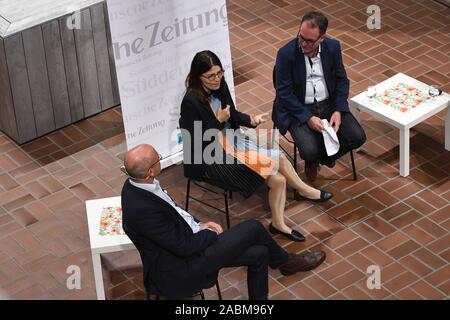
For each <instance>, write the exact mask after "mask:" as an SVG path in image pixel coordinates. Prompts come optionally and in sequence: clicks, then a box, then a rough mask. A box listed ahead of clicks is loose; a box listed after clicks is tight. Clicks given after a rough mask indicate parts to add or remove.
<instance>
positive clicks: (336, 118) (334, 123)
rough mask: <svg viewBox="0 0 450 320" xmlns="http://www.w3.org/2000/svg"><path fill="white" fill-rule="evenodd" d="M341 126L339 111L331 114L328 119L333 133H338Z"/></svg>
mask: <svg viewBox="0 0 450 320" xmlns="http://www.w3.org/2000/svg"><path fill="white" fill-rule="evenodd" d="M340 125H341V113H340V112H339V111H335V112H333V115H332V116H331V119H330V127H332V128H333V130H334V132H338V130H339V127H340Z"/></svg>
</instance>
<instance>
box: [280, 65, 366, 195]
mask: <svg viewBox="0 0 450 320" xmlns="http://www.w3.org/2000/svg"><path fill="white" fill-rule="evenodd" d="M275 67H276V65H275V66H273V70H272V83H273V88H274V89H275V95H276V91H277V87H276V70H275ZM274 105H275V104H274ZM275 129H277V125H276V124H275V122H274V124H273V130H275ZM282 136H283V138H284V139H286V141H288V142H289V143H292V145H293V147H294V155H293V156H291V155H290V154H289V152H287V151H286V149H284V148H283V147H282V146H281V144H280V148H281V149H282V150H283V151H284V153H285V154H286V155H287V156H288V157H289V158H290V159H291V161H292V162H293V166H294V169H295V170H297V145H296V144H295V141H294V139H292V140H291V139H289V138H288V137H286V135H282ZM274 139H275V135H272V147H273V145H274ZM350 158H351V161H352V170H353V180H354V181H356V180H357V178H358V177H357V176H356V167H355V159H354V157H353V150H350ZM294 193H295V191H294Z"/></svg>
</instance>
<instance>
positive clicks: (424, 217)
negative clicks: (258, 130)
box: [0, 0, 450, 299]
mask: <svg viewBox="0 0 450 320" xmlns="http://www.w3.org/2000/svg"><path fill="white" fill-rule="evenodd" d="M372 3H373V1H370V0H352V1H332V0H317V1H298V0H273V1H268V0H258V1H256V0H232V1H227V4H228V15H229V20H230V23H229V27H230V32H231V35H230V37H231V46H232V56H233V67H234V76H235V83H236V92H237V101H238V107H239V109H240V110H244V111H246V112H249V113H251V114H255V113H257V112H261V111H270V110H271V107H272V102H271V101H272V99H273V96H274V92H273V88H272V80H271V73H272V67H273V64H274V58H275V55H276V52H277V49H278V48H280V47H281V46H282V45H283V44H284V43H286V42H287V41H288V40H289V39H290V38H291V37H292V36H294V35H295V34H296V31H297V26H298V20H299V17H301V16H302V14H304V13H305V12H306V11H308V10H310V9H320V10H322V11H324V12H326V13H327V14H328V16H329V19H330V27H329V31H328V33H329V35H330V36H331V37H335V38H338V39H339V40H340V41H341V43H342V48H343V52H344V63H345V65H346V68H347V73H348V76H349V78H350V79H351V96H353V95H354V94H356V93H358V92H361V91H362V90H364V89H365V88H366V87H367V86H368V85H371V84H375V83H377V82H380V81H382V80H384V79H387V78H388V77H390V76H392V75H393V74H395V73H397V72H403V73H406V74H408V75H410V76H412V77H415V78H417V79H419V80H421V81H424V82H426V83H436V84H439V85H440V86H441V88H443V89H444V91H446V92H450V80H449V73H450V63H449V54H450V35H449V33H448V30H450V28H449V24H450V18H449V17H450V9H448V8H446V7H444V6H443V5H440V4H437V3H436V2H433V1H419V0H415V1H409V0H408V1H406V0H394V1H391V0H389V1H387V0H385V1H377V4H379V5H380V7H381V14H382V28H381V30H375V31H369V30H367V28H366V24H365V20H366V16H367V15H366V13H365V10H366V7H367V6H368V5H370V4H372ZM443 117H444V114H443V113H440V114H438V115H437V116H434V117H432V118H431V119H429V120H428V121H426V122H425V123H423V124H420V125H418V126H417V127H415V128H414V129H413V130H412V133H411V174H410V176H409V177H407V178H402V177H399V176H398V169H397V168H398V154H399V151H398V132H397V130H396V129H394V128H393V127H391V126H389V125H386V124H384V123H382V122H380V121H377V120H375V119H373V118H371V117H370V116H368V115H367V114H362V125H363V127H364V129H365V130H366V133H367V136H368V142H367V143H366V144H365V145H364V146H363V147H362V149H361V150H360V151H359V152H358V153H356V154H355V156H356V165H357V169H358V175H359V179H358V181H357V182H354V181H352V179H351V170H350V169H349V159H348V158H347V157H344V158H343V159H342V160H340V161H339V162H338V163H337V165H336V167H335V168H334V169H328V168H322V170H321V171H320V176H319V179H318V180H317V182H316V183H315V185H316V186H318V187H326V189H327V190H330V191H333V192H334V193H335V197H334V198H333V200H332V201H330V202H329V203H326V204H324V205H313V204H311V203H308V202H303V203H294V202H292V200H289V201H290V202H289V205H288V206H287V208H286V217H287V220H288V222H289V224H290V225H291V226H295V227H296V228H297V229H299V230H301V231H302V232H304V233H305V234H306V235H307V241H306V242H304V243H294V242H289V241H287V240H285V239H283V238H280V237H276V240H277V241H278V242H279V243H280V244H281V245H283V246H284V247H285V248H286V249H287V250H289V251H292V252H302V251H305V250H313V249H322V250H325V251H326V252H327V254H328V259H327V260H326V263H324V264H323V265H322V266H321V267H320V268H318V269H317V270H314V271H312V272H308V273H301V274H297V275H295V276H292V277H282V276H281V275H280V273H279V272H278V271H273V270H271V271H270V293H271V298H273V299H448V298H449V296H450V264H449V262H450V247H449V243H450V235H449V230H450V219H449V218H450V205H449V202H450V180H449V174H450V153H449V152H448V151H445V149H444V146H443V143H444V122H443ZM270 126H271V124H270V123H267V124H265V127H267V128H269V127H270ZM124 152H125V142H124V133H123V124H122V118H121V110H120V107H116V108H113V109H111V110H108V111H106V112H103V113H102V114H99V115H96V116H94V117H92V118H90V119H87V120H84V121H81V122H79V123H77V124H74V125H71V126H69V127H66V128H64V129H62V130H58V131H56V132H54V133H52V134H49V135H47V136H45V137H43V138H40V139H37V140H35V141H33V142H31V143H28V144H25V145H22V146H17V145H16V144H15V143H13V142H12V141H11V140H10V139H9V138H7V137H6V136H5V135H3V134H0V288H1V291H3V293H4V294H5V295H6V296H8V297H9V298H12V299H95V297H96V295H95V286H94V280H93V271H92V261H91V257H90V250H89V238H88V231H87V222H86V212H85V207H84V201H85V200H87V199H93V198H102V197H107V196H116V195H118V194H119V193H120V190H121V187H122V184H123V181H124V179H125V177H124V176H123V175H122V174H121V172H120V170H119V169H118V168H119V166H120V164H121V159H122V157H123V154H124ZM298 169H299V172H303V162H302V163H301V164H300V165H299V168H298ZM180 176H182V168H181V166H173V167H170V168H169V169H167V170H164V172H163V174H162V176H161V179H160V180H161V182H162V184H163V185H165V186H167V187H168V189H169V192H170V193H171V195H172V196H173V197H174V198H175V199H176V200H178V201H179V202H180V203H182V202H183V199H184V195H185V180H184V179H180ZM197 192H200V191H198V190H197ZM242 200H243V199H242V198H240V197H239V196H238V195H236V196H235V197H234V199H233V200H232V202H231V211H232V223H233V224H235V223H238V222H239V221H242V220H246V219H249V218H257V219H260V220H261V221H262V222H263V223H264V224H265V225H266V226H267V224H268V221H269V220H268V219H269V218H270V213H269V212H268V211H267V210H265V209H264V208H263V206H262V204H261V198H259V197H258V196H257V195H255V196H253V197H251V198H250V199H248V200H246V201H242ZM191 208H192V210H191V211H192V212H193V213H195V214H197V215H198V216H199V217H203V218H208V219H213V220H215V221H218V222H220V223H222V224H223V223H224V219H223V217H222V216H221V215H219V214H217V213H214V212H206V210H204V208H201V207H199V206H198V205H192V207H191ZM103 263H104V265H105V285H106V287H107V291H108V292H107V295H108V297H109V298H111V299H143V298H144V292H143V283H142V268H141V263H140V259H139V255H138V254H137V252H136V251H129V252H122V253H114V254H106V255H104V256H103ZM71 264H75V265H79V266H80V268H81V271H82V289H81V290H74V291H71V290H68V289H67V288H66V286H65V281H66V278H67V274H66V268H67V266H69V265H71ZM372 264H377V265H379V266H380V267H381V275H382V289H380V290H368V289H367V287H366V279H367V275H366V268H367V266H369V265H372ZM220 283H221V286H222V292H223V295H224V297H225V298H228V299H246V298H247V289H246V282H245V269H244V268H230V269H225V270H223V271H222V272H221V275H220ZM206 294H207V297H208V298H212V299H214V298H216V292H215V290H213V289H208V290H206Z"/></svg>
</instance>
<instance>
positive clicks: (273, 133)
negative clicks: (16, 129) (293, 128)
mask: <svg viewBox="0 0 450 320" xmlns="http://www.w3.org/2000/svg"><path fill="white" fill-rule="evenodd" d="M276 128H277V126H276V125H275V124H273V130H272V144H271V145H270V147H271V148H272V149H273V146H274V145H275V129H276Z"/></svg>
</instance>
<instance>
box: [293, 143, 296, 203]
mask: <svg viewBox="0 0 450 320" xmlns="http://www.w3.org/2000/svg"><path fill="white" fill-rule="evenodd" d="M293 145H294V170H295V172H297V146H296V145H295V142H294V143H293ZM296 194H297V190H295V189H294V199H295V195H296Z"/></svg>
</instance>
